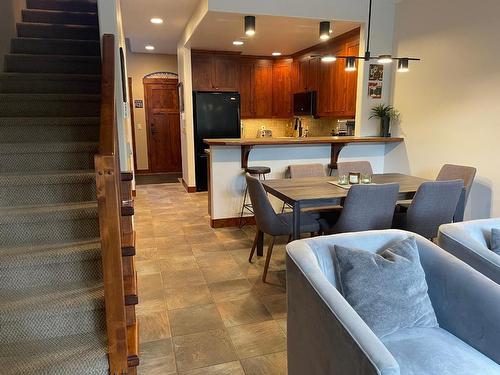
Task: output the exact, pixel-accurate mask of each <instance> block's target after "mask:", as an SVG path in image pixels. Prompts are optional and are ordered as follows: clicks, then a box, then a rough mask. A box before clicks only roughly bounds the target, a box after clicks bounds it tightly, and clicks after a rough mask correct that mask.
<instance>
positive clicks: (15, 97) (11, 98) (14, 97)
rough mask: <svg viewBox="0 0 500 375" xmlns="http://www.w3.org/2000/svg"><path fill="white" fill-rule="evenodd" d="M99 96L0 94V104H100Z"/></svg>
mask: <svg viewBox="0 0 500 375" xmlns="http://www.w3.org/2000/svg"><path fill="white" fill-rule="evenodd" d="M100 100H101V95H100V94H29V93H11V94H5V93H0V102H4V103H6V102H20V101H30V102H31V101H37V102H55V101H57V102H100Z"/></svg>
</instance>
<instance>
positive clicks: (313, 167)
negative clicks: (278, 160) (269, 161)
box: [289, 163, 326, 178]
mask: <svg viewBox="0 0 500 375" xmlns="http://www.w3.org/2000/svg"><path fill="white" fill-rule="evenodd" d="M289 169H290V178H304V177H326V171H325V167H324V166H323V165H322V164H320V163H311V164H292V165H290V168H289Z"/></svg>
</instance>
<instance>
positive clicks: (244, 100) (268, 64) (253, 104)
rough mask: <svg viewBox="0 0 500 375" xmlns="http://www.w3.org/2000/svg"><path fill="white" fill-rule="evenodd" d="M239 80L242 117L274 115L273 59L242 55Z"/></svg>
mask: <svg viewBox="0 0 500 375" xmlns="http://www.w3.org/2000/svg"><path fill="white" fill-rule="evenodd" d="M239 81H240V82H239V91H240V102H241V117H242V118H268V117H272V116H273V104H272V95H273V62H272V60H266V59H258V58H250V57H242V58H241V60H240V74H239Z"/></svg>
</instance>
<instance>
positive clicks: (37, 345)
mask: <svg viewBox="0 0 500 375" xmlns="http://www.w3.org/2000/svg"><path fill="white" fill-rule="evenodd" d="M0 365H1V366H2V374H3V375H19V374H23V375H41V374H71V375H107V374H108V373H109V365H108V355H107V343H106V333H105V332H92V333H84V334H78V335H72V336H63V337H53V338H48V339H43V340H36V341H23V342H19V343H15V344H10V345H2V346H0Z"/></svg>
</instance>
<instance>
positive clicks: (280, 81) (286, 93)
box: [272, 59, 293, 118]
mask: <svg viewBox="0 0 500 375" xmlns="http://www.w3.org/2000/svg"><path fill="white" fill-rule="evenodd" d="M272 84H273V96H272V97H273V100H272V102H273V117H280V118H289V117H292V116H293V110H292V59H283V60H277V61H275V62H274V63H273V74H272Z"/></svg>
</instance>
